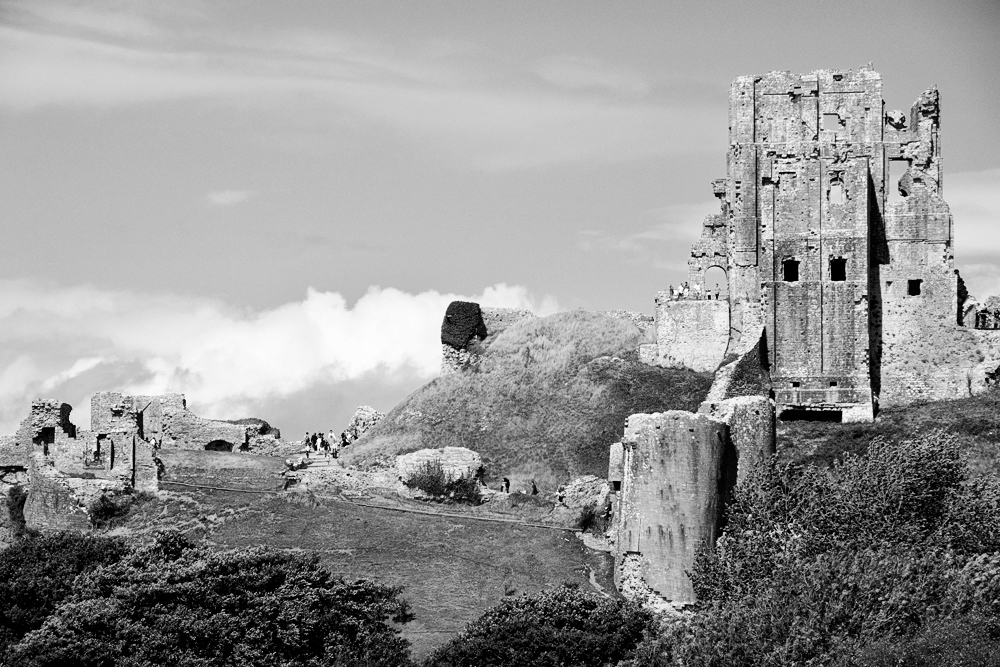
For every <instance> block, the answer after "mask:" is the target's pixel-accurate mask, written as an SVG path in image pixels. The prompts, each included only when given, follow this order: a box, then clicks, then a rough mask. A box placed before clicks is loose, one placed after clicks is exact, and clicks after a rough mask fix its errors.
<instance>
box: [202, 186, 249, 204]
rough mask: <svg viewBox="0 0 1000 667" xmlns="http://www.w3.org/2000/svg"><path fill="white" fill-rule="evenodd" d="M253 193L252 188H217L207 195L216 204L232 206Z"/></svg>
mask: <svg viewBox="0 0 1000 667" xmlns="http://www.w3.org/2000/svg"><path fill="white" fill-rule="evenodd" d="M252 194H253V192H252V191H251V190H215V191H213V192H209V193H208V194H207V195H205V196H206V197H208V201H210V202H212V203H213V204H215V205H216V206H232V205H233V204H239V203H240V202H244V201H246V200H247V199H249V198H250V195H252Z"/></svg>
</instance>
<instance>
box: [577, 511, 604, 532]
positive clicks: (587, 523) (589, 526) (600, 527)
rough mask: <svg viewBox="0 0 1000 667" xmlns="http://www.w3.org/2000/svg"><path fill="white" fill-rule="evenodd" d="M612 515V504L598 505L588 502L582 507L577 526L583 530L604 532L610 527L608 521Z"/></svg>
mask: <svg viewBox="0 0 1000 667" xmlns="http://www.w3.org/2000/svg"><path fill="white" fill-rule="evenodd" d="M610 517H611V506H610V504H605V505H603V506H598V504H597V503H588V504H586V505H584V506H583V507H582V508H581V509H580V515H579V516H578V517H577V519H576V527H577V529H579V530H580V531H581V532H584V533H586V532H587V531H590V532H592V533H595V534H597V533H603V532H604V531H605V530H607V529H608V522H609V520H610Z"/></svg>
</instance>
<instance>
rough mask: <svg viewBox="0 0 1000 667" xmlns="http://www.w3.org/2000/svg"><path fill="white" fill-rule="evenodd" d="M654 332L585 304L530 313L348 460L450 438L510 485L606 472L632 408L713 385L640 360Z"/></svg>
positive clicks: (424, 391)
mask: <svg viewBox="0 0 1000 667" xmlns="http://www.w3.org/2000/svg"><path fill="white" fill-rule="evenodd" d="M644 337H645V334H643V333H642V332H641V331H640V330H639V329H638V328H636V326H635V325H633V324H631V323H630V322H628V321H624V320H620V319H616V318H612V317H608V316H605V315H600V314H596V313H588V312H584V311H572V312H568V313H559V314H556V315H551V316H549V317H543V318H531V319H526V320H522V321H520V322H518V323H516V324H514V325H512V326H510V327H508V328H507V329H505V330H503V331H502V332H500V333H499V334H497V335H496V336H495V337H493V336H491V337H489V338H487V339H486V340H485V341H483V345H482V348H483V349H482V360H481V362H480V364H479V366H478V368H476V369H470V370H468V371H464V372H459V373H452V374H448V375H444V376H442V377H439V378H438V379H436V380H433V381H432V382H430V383H429V384H427V385H425V386H424V387H422V388H421V389H418V390H417V391H416V392H414V393H413V394H411V395H410V396H409V397H407V398H406V399H405V400H403V401H402V402H401V403H400V404H399V405H397V406H396V407H395V408H393V409H392V411H390V412H389V414H388V415H386V417H385V418H384V419H382V420H381V421H380V422H379V423H378V424H377V425H376V426H374V427H373V428H372V429H371V430H370V431H368V432H367V433H365V435H364V436H362V438H361V439H360V440H358V441H357V443H355V444H354V445H352V447H351V451H350V452H349V453H348V454H347V455H346V457H345V458H346V462H347V463H349V464H354V465H359V466H362V467H364V466H370V465H373V464H376V463H378V462H386V463H388V460H389V459H390V458H391V457H392V456H395V455H397V454H402V453H406V452H412V451H416V450H418V449H423V448H440V447H448V446H451V447H467V448H469V449H472V450H475V451H477V452H479V453H480V454H481V455H482V457H483V463H484V467H485V473H486V480H487V482H488V483H494V484H495V483H497V482H498V481H499V480H500V479H501V478H502V477H508V478H509V479H510V480H511V491H514V490H528V491H530V489H531V480H534V481H535V483H536V484H537V486H538V488H539V489H540V490H543V491H554V490H555V489H556V487H557V486H558V485H560V484H563V483H565V482H566V481H568V480H570V479H572V478H575V477H579V476H581V475H587V474H590V475H597V476H600V477H604V476H606V475H607V469H608V446H609V445H610V444H611V443H613V442H616V441H618V440H620V439H621V436H622V432H623V429H624V424H625V419H626V417H628V416H629V415H630V414H634V413H638V412H662V411H664V410H695V409H697V407H698V404H699V403H700V402H701V401H702V400H703V399H704V397H705V395H706V394H707V393H708V388H709V386H710V385H711V382H712V377H711V375H710V374H707V373H695V372H694V371H690V370H685V369H667V368H656V367H652V366H647V365H645V364H642V363H640V362H639V360H638V355H637V353H636V349H637V347H638V345H639V344H640V343H642V342H644Z"/></svg>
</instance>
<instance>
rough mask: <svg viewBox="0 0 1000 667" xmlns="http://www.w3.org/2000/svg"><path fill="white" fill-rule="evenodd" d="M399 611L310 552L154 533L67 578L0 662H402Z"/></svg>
mask: <svg viewBox="0 0 1000 667" xmlns="http://www.w3.org/2000/svg"><path fill="white" fill-rule="evenodd" d="M69 581H70V582H72V579H69ZM64 583H65V581H64ZM409 619H410V614H409V610H408V606H407V604H406V602H404V601H403V600H401V599H399V589H397V588H390V587H387V586H383V585H381V584H376V583H373V582H367V581H359V582H354V583H348V582H345V581H343V580H341V579H336V578H334V577H333V576H332V575H331V574H330V573H329V572H328V571H327V570H325V569H323V568H322V567H320V565H319V558H318V556H316V555H308V554H303V553H291V552H283V551H277V550H273V549H268V548H263V547H253V548H249V549H242V550H239V551H218V550H214V549H211V548H209V547H196V546H193V545H192V544H191V543H190V542H188V541H187V540H185V539H184V538H183V537H182V536H180V535H179V534H177V533H164V534H161V535H159V536H158V537H157V539H156V540H155V542H154V543H152V544H150V545H147V546H144V547H140V548H137V549H135V550H134V551H131V552H129V553H127V554H126V555H125V556H124V557H122V558H121V559H120V560H118V561H117V562H114V563H109V564H106V565H105V566H104V567H102V568H97V569H94V570H91V571H89V572H86V573H84V574H83V576H80V577H78V578H77V579H76V581H75V583H73V585H72V594H71V595H70V596H69V597H68V598H67V599H66V600H65V601H64V602H63V603H62V604H61V605H59V606H58V608H56V609H55V611H54V612H53V613H52V614H51V615H50V616H49V617H48V618H47V619H46V620H45V622H44V623H43V624H42V625H41V627H40V628H39V629H38V630H36V631H35V632H32V633H30V634H28V635H26V636H25V637H24V638H23V639H22V640H21V641H20V642H19V643H18V644H17V645H15V646H13V647H11V649H10V651H9V654H8V662H7V664H12V665H13V664H16V665H20V666H22V667H43V666H44V667H56V666H61V665H78V666H80V667H98V666H104V665H124V664H128V665H135V666H137V667H138V666H142V667H146V666H148V667H152V666H153V665H175V666H182V667H188V666H190V667H194V666H195V665H197V666H198V667H213V666H216V665H218V666H220V667H221V666H222V665H246V666H247V667H257V666H260V667H263V666H265V665H268V666H270V665H283V666H284V667H295V666H297V665H302V666H303V667H305V666H306V665H308V666H309V667H313V666H315V667H320V666H322V665H329V666H334V665H336V666H341V665H342V666H345V667H346V666H348V665H371V666H372V667H397V666H399V667H402V666H404V665H409V664H410V663H409V657H408V643H407V642H406V640H404V639H402V638H401V637H400V636H399V630H398V629H397V628H396V627H395V626H394V625H393V623H403V622H406V621H408V620H409Z"/></svg>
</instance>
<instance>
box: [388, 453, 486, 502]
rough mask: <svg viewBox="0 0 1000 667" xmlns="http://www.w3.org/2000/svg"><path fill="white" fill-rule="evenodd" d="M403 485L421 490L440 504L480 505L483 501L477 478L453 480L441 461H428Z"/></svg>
mask: <svg viewBox="0 0 1000 667" xmlns="http://www.w3.org/2000/svg"><path fill="white" fill-rule="evenodd" d="M403 483H404V484H405V485H406V486H408V487H410V488H411V489H420V490H421V491H423V492H424V493H426V494H427V495H429V496H431V497H432V498H433V499H434V500H437V501H439V502H442V501H452V502H458V503H468V504H470V505H478V504H480V503H481V502H482V501H483V498H482V492H481V491H480V490H479V480H478V479H477V478H475V477H459V478H458V479H451V477H449V476H448V473H447V472H446V471H445V469H444V467H443V466H442V465H441V461H440V460H434V461H427V462H426V463H424V464H423V465H421V466H420V467H419V468H418V469H417V471H416V472H415V473H413V475H411V476H410V478H409V479H407V480H404V481H403Z"/></svg>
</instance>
